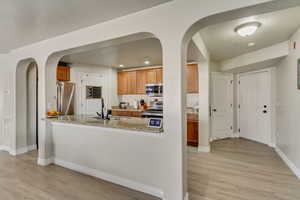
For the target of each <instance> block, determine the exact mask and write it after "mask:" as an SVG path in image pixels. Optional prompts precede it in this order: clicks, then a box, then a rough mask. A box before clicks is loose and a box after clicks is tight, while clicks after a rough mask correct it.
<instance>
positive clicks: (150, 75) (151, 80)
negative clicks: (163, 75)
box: [146, 69, 156, 84]
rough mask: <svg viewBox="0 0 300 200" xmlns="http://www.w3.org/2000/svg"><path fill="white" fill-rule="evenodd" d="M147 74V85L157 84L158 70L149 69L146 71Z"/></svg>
mask: <svg viewBox="0 0 300 200" xmlns="http://www.w3.org/2000/svg"><path fill="white" fill-rule="evenodd" d="M146 73H147V84H155V83H156V70H155V69H149V70H147V71H146Z"/></svg>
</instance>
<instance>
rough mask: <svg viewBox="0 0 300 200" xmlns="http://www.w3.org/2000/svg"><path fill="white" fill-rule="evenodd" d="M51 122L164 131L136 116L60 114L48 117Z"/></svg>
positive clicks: (154, 131)
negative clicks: (111, 116) (113, 116)
mask: <svg viewBox="0 0 300 200" xmlns="http://www.w3.org/2000/svg"><path fill="white" fill-rule="evenodd" d="M46 120H47V121H50V122H60V123H66V124H77V125H83V126H95V127H103V128H116V129H125V130H132V131H142V132H150V133H156V134H159V133H162V132H163V129H162V128H161V129H156V128H148V127H147V123H148V119H145V118H136V117H120V118H114V119H111V120H102V119H99V118H97V117H96V116H86V115H75V116H59V117H57V118H48V119H46Z"/></svg>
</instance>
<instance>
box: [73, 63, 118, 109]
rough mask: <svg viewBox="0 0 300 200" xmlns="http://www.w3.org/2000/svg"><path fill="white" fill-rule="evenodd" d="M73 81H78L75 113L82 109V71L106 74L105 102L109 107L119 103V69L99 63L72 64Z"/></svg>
mask: <svg viewBox="0 0 300 200" xmlns="http://www.w3.org/2000/svg"><path fill="white" fill-rule="evenodd" d="M70 73H71V74H70V79H71V82H73V83H76V93H75V96H76V97H75V114H78V113H79V109H80V106H81V105H80V103H79V102H80V100H79V99H80V98H81V97H80V93H79V90H80V88H79V86H80V84H81V82H80V75H81V74H82V73H98V74H103V75H104V80H105V84H104V87H103V95H104V97H105V99H107V102H105V104H106V105H107V107H108V108H111V106H114V105H118V104H119V99H118V95H117V70H116V69H115V68H112V67H108V66H99V65H87V64H72V65H71V72H70Z"/></svg>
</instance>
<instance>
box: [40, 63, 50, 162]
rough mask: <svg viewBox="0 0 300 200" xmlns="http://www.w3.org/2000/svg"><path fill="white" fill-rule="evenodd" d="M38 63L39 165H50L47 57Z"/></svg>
mask: <svg viewBox="0 0 300 200" xmlns="http://www.w3.org/2000/svg"><path fill="white" fill-rule="evenodd" d="M37 64H38V80H39V81H38V97H39V98H38V105H39V107H38V109H39V110H38V113H39V122H38V123H39V126H38V127H39V129H38V136H39V158H38V164H39V165H43V166H45V165H48V164H50V163H51V162H52V157H53V152H52V138H51V137H52V135H51V133H48V132H47V131H49V130H51V129H49V128H47V126H48V124H47V122H46V121H45V120H44V119H45V118H46V110H47V85H48V82H47V81H48V80H47V57H43V58H40V59H38V60H37Z"/></svg>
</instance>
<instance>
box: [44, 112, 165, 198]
mask: <svg viewBox="0 0 300 200" xmlns="http://www.w3.org/2000/svg"><path fill="white" fill-rule="evenodd" d="M45 122H46V123H47V127H48V131H49V134H48V135H49V136H51V139H50V140H51V142H50V144H49V147H50V148H51V152H52V156H53V157H52V158H51V159H50V161H48V162H49V163H54V164H56V165H59V166H62V167H65V168H69V169H72V170H74V171H77V172H81V173H84V174H87V175H91V176H94V177H97V178H100V179H102V180H106V181H109V182H112V183H115V184H118V185H123V186H125V187H129V188H131V189H134V190H137V191H141V192H144V193H148V194H151V195H153V196H157V197H160V198H163V197H164V195H163V192H162V188H163V185H162V183H161V181H160V180H161V176H162V172H161V171H160V169H163V166H164V165H165V164H166V163H164V160H167V159H166V156H167V155H166V154H164V153H163V152H161V149H164V146H165V145H164V144H165V142H166V140H165V138H166V137H165V135H164V133H163V129H155V128H148V127H147V122H148V119H145V118H134V117H120V118H114V117H113V118H112V119H111V120H102V119H98V118H96V117H95V116H94V117H93V116H76V115H75V116H61V117H58V118H53V119H46V120H45ZM158 160H159V161H160V162H157V161H158ZM137 163H138V164H137Z"/></svg>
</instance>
